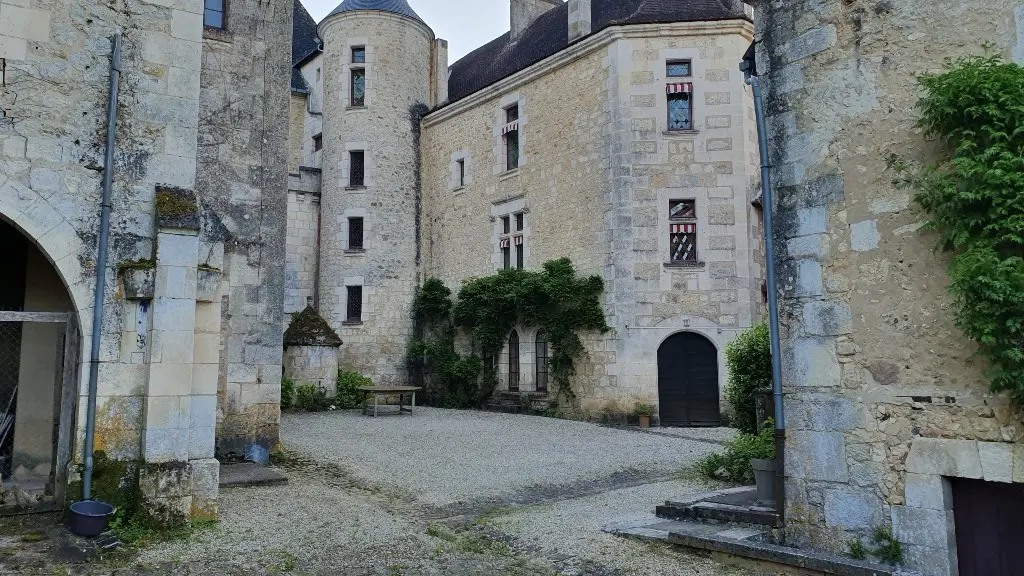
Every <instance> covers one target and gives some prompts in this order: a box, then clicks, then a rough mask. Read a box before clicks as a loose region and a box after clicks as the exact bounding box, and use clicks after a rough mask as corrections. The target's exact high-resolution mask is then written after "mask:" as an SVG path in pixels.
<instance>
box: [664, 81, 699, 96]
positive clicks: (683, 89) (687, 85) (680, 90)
mask: <svg viewBox="0 0 1024 576" xmlns="http://www.w3.org/2000/svg"><path fill="white" fill-rule="evenodd" d="M665 91H666V92H668V93H669V94H690V93H691V92H693V83H692V82H677V83H675V84H669V85H668V86H666V88H665Z"/></svg>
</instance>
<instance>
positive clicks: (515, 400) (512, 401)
mask: <svg viewBox="0 0 1024 576" xmlns="http://www.w3.org/2000/svg"><path fill="white" fill-rule="evenodd" d="M550 407H551V397H550V396H549V395H548V393H547V392H507V391H501V392H496V393H495V394H494V396H493V397H492V398H491V401H490V402H488V403H487V404H485V405H484V409H485V410H487V411H488V412H501V413H503V414H541V413H543V412H545V411H547V409H548V408H550Z"/></svg>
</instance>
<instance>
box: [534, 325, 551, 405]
mask: <svg viewBox="0 0 1024 576" xmlns="http://www.w3.org/2000/svg"><path fill="white" fill-rule="evenodd" d="M536 366H537V392H547V391H548V377H549V374H550V366H551V351H550V348H549V345H548V339H547V337H545V336H544V333H543V332H537V364H536Z"/></svg>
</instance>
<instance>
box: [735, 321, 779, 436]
mask: <svg viewBox="0 0 1024 576" xmlns="http://www.w3.org/2000/svg"><path fill="white" fill-rule="evenodd" d="M725 359H726V365H727V366H728V367H729V383H728V385H726V387H725V398H726V400H728V401H729V406H730V407H731V408H732V425H733V426H735V427H736V428H738V429H739V431H740V432H742V433H744V434H754V433H756V432H757V411H756V408H755V404H754V393H756V392H759V391H763V390H771V387H772V350H771V339H770V337H769V333H768V324H766V323H764V322H762V323H760V324H757V325H755V326H753V327H751V328H750V329H749V330H746V331H744V332H743V333H742V334H740V335H739V336H737V337H736V339H735V340H733V341H732V342H731V343H730V344H729V345H728V346H726V348H725Z"/></svg>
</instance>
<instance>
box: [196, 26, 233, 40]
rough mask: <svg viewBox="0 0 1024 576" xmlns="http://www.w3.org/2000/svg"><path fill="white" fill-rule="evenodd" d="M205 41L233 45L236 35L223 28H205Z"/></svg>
mask: <svg viewBox="0 0 1024 576" xmlns="http://www.w3.org/2000/svg"><path fill="white" fill-rule="evenodd" d="M203 40H217V41H219V42H227V43H231V42H232V40H234V35H233V34H232V33H231V32H228V31H227V30H225V29H223V28H214V27H212V26H203Z"/></svg>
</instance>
